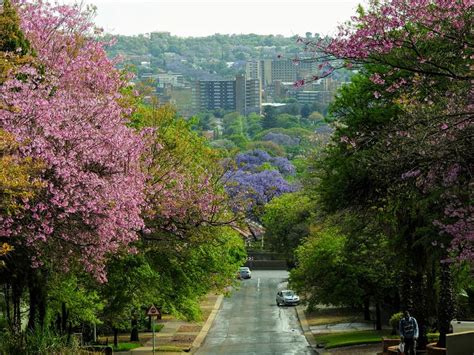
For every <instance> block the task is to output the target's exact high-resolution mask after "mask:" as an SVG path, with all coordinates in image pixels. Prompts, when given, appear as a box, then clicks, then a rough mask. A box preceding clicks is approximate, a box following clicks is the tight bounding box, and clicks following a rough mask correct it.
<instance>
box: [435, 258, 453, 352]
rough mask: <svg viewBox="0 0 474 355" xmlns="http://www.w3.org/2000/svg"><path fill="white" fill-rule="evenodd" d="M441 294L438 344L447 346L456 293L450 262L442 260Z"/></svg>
mask: <svg viewBox="0 0 474 355" xmlns="http://www.w3.org/2000/svg"><path fill="white" fill-rule="evenodd" d="M440 281H441V283H440V286H441V289H440V294H439V306H438V326H439V340H438V344H437V345H438V346H439V347H441V348H445V347H446V334H448V333H449V331H450V329H449V328H450V326H451V320H452V319H453V317H454V313H455V310H454V294H453V278H452V274H451V267H450V265H449V263H447V262H442V263H441V268H440Z"/></svg>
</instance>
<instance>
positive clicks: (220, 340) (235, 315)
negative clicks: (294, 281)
mask: <svg viewBox="0 0 474 355" xmlns="http://www.w3.org/2000/svg"><path fill="white" fill-rule="evenodd" d="M287 278H288V272H287V271H253V272H252V279H251V280H242V282H241V284H240V285H241V287H240V289H237V290H234V292H233V293H232V296H231V297H229V298H225V299H224V302H223V304H222V307H221V309H220V311H219V313H218V314H217V317H216V319H215V321H214V323H213V325H212V327H211V329H210V330H209V333H208V335H207V337H206V340H205V341H204V343H203V345H202V346H201V348H200V349H199V350H198V351H197V354H202V355H204V354H206V355H211V354H242V355H244V354H245V355H250V354H258V355H262V354H298V355H304V354H313V352H312V351H311V349H310V348H309V344H308V343H307V341H306V338H305V337H304V335H303V333H302V331H301V328H300V325H299V322H298V318H297V316H296V311H295V308H294V307H278V306H277V305H276V303H275V296H276V293H277V291H278V289H281V288H284V286H285V284H283V283H284V282H285V281H286V279H287Z"/></svg>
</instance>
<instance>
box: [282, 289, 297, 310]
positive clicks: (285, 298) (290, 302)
mask: <svg viewBox="0 0 474 355" xmlns="http://www.w3.org/2000/svg"><path fill="white" fill-rule="evenodd" d="M299 303H300V297H299V296H298V295H297V294H296V293H295V292H294V291H291V290H283V291H278V293H277V295H276V304H277V306H296V305H298V304H299Z"/></svg>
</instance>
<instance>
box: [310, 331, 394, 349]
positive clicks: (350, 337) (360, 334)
mask: <svg viewBox="0 0 474 355" xmlns="http://www.w3.org/2000/svg"><path fill="white" fill-rule="evenodd" d="M314 337H315V339H316V341H317V343H318V344H320V343H323V344H325V348H326V349H331V348H337V347H340V346H349V345H358V344H373V343H380V342H382V337H390V330H362V331H360V330H359V331H354V332H340V333H332V334H323V335H315V336H314ZM395 338H397V337H396V336H395Z"/></svg>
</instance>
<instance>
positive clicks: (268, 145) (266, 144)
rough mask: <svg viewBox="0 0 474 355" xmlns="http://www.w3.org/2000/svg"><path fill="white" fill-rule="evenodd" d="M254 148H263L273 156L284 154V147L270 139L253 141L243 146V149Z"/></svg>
mask: <svg viewBox="0 0 474 355" xmlns="http://www.w3.org/2000/svg"><path fill="white" fill-rule="evenodd" d="M255 149H259V150H263V151H265V152H267V153H268V154H270V155H271V156H273V157H276V156H279V157H284V156H285V155H286V152H285V148H283V147H282V146H281V145H278V144H276V143H274V142H270V141H253V142H249V143H247V146H246V147H245V150H255Z"/></svg>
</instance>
